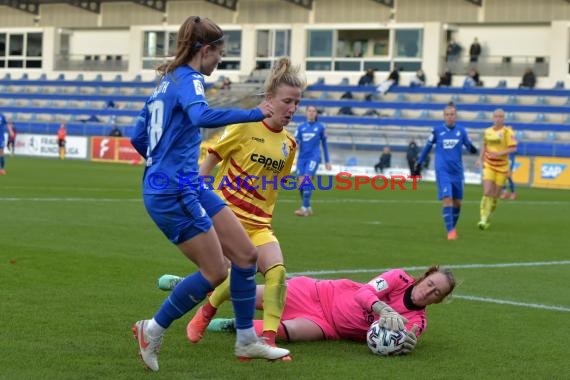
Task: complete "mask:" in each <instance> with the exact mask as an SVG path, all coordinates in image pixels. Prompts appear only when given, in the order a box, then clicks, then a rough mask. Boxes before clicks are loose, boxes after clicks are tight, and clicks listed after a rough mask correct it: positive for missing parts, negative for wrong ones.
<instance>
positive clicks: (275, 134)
mask: <svg viewBox="0 0 570 380" xmlns="http://www.w3.org/2000/svg"><path fill="white" fill-rule="evenodd" d="M304 86H305V81H304V80H302V79H301V77H300V75H299V69H298V68H297V67H293V66H292V65H291V62H290V60H289V58H281V59H280V60H279V61H278V62H276V63H275V65H274V67H273V69H272V71H271V73H270V74H269V77H268V78H267V80H266V83H265V96H266V100H267V101H268V102H270V103H271V104H272V105H273V110H274V114H273V116H271V117H269V118H266V119H265V120H263V121H260V122H252V123H245V124H238V125H231V126H228V127H227V128H226V130H225V132H224V134H223V135H222V137H221V138H220V140H219V141H218V143H217V144H215V145H214V146H212V147H210V149H209V153H210V154H209V155H208V156H207V157H206V159H205V160H204V162H203V163H202V165H201V166H200V174H201V175H202V176H208V175H209V174H210V173H211V172H212V170H213V168H214V167H215V166H216V165H217V164H218V163H221V167H220V169H219V170H218V172H217V175H216V178H215V181H214V184H213V187H214V189H216V192H217V193H218V195H220V197H221V198H222V199H223V200H225V201H226V203H227V204H228V206H229V207H230V208H231V209H232V211H233V212H234V214H235V215H236V216H237V217H238V219H239V220H240V222H241V224H242V225H243V226H244V228H245V230H246V232H247V233H248V235H249V237H250V239H251V240H252V242H253V244H254V245H255V246H256V247H257V249H258V260H257V265H258V271H259V272H261V273H262V274H263V276H264V277H265V286H266V292H265V296H264V298H263V302H264V305H265V311H264V323H263V324H264V327H263V331H262V335H263V337H265V338H266V342H267V343H268V344H270V345H275V336H276V333H277V329H278V326H279V320H280V318H281V313H282V311H283V302H284V299H285V291H286V287H285V265H284V260H283V254H282V252H281V248H280V247H279V242H278V241H277V238H276V237H275V235H274V233H273V229H272V227H271V220H272V218H273V209H274V207H275V202H276V200H277V192H278V189H279V187H280V186H282V183H281V181H282V179H283V177H285V176H288V175H289V174H290V172H291V167H292V165H293V160H294V157H295V151H296V148H297V144H296V142H295V139H294V137H293V136H292V135H291V134H290V133H289V132H287V131H286V130H285V128H284V127H285V126H286V125H287V124H289V122H290V121H291V118H292V117H293V115H294V113H295V111H296V110H297V107H298V105H299V102H300V101H301V94H302V90H303V88H304ZM204 178H207V177H204ZM232 275H233V274H230V278H231V276H232ZM229 299H230V293H229V280H228V279H226V281H225V282H224V283H222V284H221V285H220V286H218V287H217V288H216V289H215V290H214V292H213V293H212V294H211V295H210V297H209V299H208V301H207V302H206V303H205V304H204V305H203V306H202V307H200V309H198V311H197V312H196V314H195V315H194V317H193V318H192V320H191V321H190V323H189V324H188V326H187V330H186V332H187V336H188V339H190V341H192V342H194V343H196V342H198V341H200V339H201V338H202V336H203V333H204V331H205V330H206V327H207V326H208V323H209V322H210V320H211V319H212V318H213V317H214V315H215V314H216V311H217V309H218V308H219V307H220V305H221V304H222V303H223V302H225V301H227V300H229ZM290 359H291V358H290V357H286V359H285V360H290Z"/></svg>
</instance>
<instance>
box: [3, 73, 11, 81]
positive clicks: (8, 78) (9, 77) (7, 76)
mask: <svg viewBox="0 0 570 380" xmlns="http://www.w3.org/2000/svg"><path fill="white" fill-rule="evenodd" d="M10 79H12V75H11V74H10V73H6V74H5V75H4V79H3V80H10Z"/></svg>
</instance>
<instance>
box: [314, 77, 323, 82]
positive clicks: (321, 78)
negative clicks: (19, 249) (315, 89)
mask: <svg viewBox="0 0 570 380" xmlns="http://www.w3.org/2000/svg"><path fill="white" fill-rule="evenodd" d="M315 84H325V77H319V78H318V79H317V81H316V82H315Z"/></svg>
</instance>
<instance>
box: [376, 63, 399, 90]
mask: <svg viewBox="0 0 570 380" xmlns="http://www.w3.org/2000/svg"><path fill="white" fill-rule="evenodd" d="M402 70H404V68H403V67H399V68H398V69H394V70H392V71H391V72H390V74H389V75H388V78H387V79H386V80H385V81H384V82H382V83H381V84H380V85H379V86H378V88H377V90H378V92H379V93H380V94H382V95H386V94H387V93H388V91H390V89H391V88H392V87H394V86H398V85H399V84H400V71H402Z"/></svg>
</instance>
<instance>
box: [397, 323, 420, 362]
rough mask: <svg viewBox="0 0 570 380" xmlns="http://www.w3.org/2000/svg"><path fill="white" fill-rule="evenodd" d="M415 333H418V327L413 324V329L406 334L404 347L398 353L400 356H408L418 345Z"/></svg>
mask: <svg viewBox="0 0 570 380" xmlns="http://www.w3.org/2000/svg"><path fill="white" fill-rule="evenodd" d="M417 332H418V325H415V324H414V327H412V329H411V330H410V331H408V332H407V333H406V339H405V340H404V346H403V348H402V351H400V353H401V354H403V355H405V354H409V353H410V352H412V351H413V350H414V349H415V348H416V344H418V337H417V336H416V333H417Z"/></svg>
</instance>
